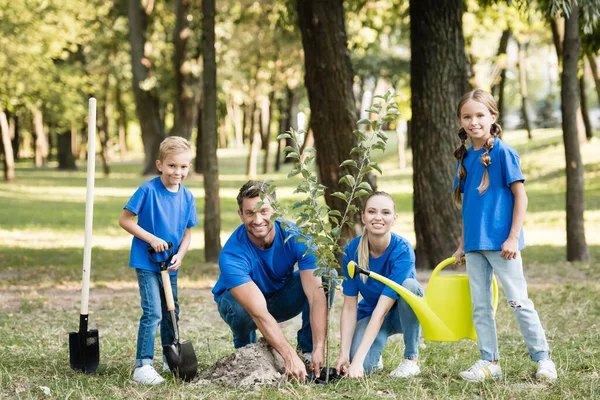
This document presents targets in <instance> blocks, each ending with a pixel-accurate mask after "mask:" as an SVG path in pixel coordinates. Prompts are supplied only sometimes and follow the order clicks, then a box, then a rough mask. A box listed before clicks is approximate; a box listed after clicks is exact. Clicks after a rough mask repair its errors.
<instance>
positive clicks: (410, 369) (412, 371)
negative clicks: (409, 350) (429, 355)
mask: <svg viewBox="0 0 600 400" xmlns="http://www.w3.org/2000/svg"><path fill="white" fill-rule="evenodd" d="M420 373H421V368H419V365H418V364H417V363H416V362H415V361H411V360H407V359H406V358H405V359H404V360H402V362H401V363H400V365H398V368H396V369H395V370H393V371H392V372H390V376H393V377H395V378H409V377H411V376H417V375H419V374H420Z"/></svg>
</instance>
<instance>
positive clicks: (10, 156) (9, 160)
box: [0, 105, 15, 182]
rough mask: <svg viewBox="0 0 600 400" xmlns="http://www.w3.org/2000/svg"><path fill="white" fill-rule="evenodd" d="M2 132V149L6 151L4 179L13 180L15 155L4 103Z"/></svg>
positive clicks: (1, 120)
mask: <svg viewBox="0 0 600 400" xmlns="http://www.w3.org/2000/svg"><path fill="white" fill-rule="evenodd" d="M0 133H1V134H2V147H3V149H2V150H3V152H4V180H5V181H7V182H12V181H14V180H15V157H14V153H13V148H12V143H11V141H10V132H9V128H8V118H7V117H6V113H5V112H4V109H3V108H2V105H0Z"/></svg>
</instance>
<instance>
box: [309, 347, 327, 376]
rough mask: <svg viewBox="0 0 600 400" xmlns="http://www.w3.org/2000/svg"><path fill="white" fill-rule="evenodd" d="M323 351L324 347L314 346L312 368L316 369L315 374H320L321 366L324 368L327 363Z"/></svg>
mask: <svg viewBox="0 0 600 400" xmlns="http://www.w3.org/2000/svg"><path fill="white" fill-rule="evenodd" d="M323 352H324V349H323V348H318V347H314V348H313V352H312V368H313V370H314V371H315V376H319V374H320V373H321V368H323V366H324V364H325V357H324V354H323Z"/></svg>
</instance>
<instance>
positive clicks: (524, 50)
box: [517, 41, 533, 140]
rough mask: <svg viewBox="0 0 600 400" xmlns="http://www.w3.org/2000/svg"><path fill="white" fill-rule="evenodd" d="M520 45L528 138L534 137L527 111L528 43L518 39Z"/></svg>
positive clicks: (523, 102) (522, 111)
mask: <svg viewBox="0 0 600 400" xmlns="http://www.w3.org/2000/svg"><path fill="white" fill-rule="evenodd" d="M517 44H518V45H519V87H520V91H521V115H522V116H523V123H524V125H525V130H527V138H528V139H529V140H531V139H533V136H531V122H530V119H529V113H528V112H527V108H528V104H527V43H521V42H519V41H517Z"/></svg>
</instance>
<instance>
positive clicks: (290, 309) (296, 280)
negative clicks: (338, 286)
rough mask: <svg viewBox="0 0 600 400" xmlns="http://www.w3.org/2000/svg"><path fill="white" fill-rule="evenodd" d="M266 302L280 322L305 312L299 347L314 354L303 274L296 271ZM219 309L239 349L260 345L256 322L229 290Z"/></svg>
mask: <svg viewBox="0 0 600 400" xmlns="http://www.w3.org/2000/svg"><path fill="white" fill-rule="evenodd" d="M332 297H333V296H332ZM265 300H266V302H267V310H268V311H269V313H270V314H271V315H272V316H273V318H275V320H276V321H277V322H283V321H287V320H289V319H292V318H294V317H295V316H296V315H298V314H300V313H302V327H301V328H300V330H299V331H298V334H297V338H298V348H299V349H300V350H301V351H302V352H303V353H311V352H312V348H313V341H312V330H311V328H310V306H309V304H308V300H307V298H306V295H305V294H304V290H303V289H302V282H301V280H300V272H299V271H295V272H294V273H293V274H292V275H290V276H289V277H288V278H287V280H286V281H285V283H284V284H283V287H282V288H281V289H279V290H278V291H276V292H273V293H270V294H266V295H265ZM330 300H333V299H330ZM218 308H219V314H221V318H223V321H225V322H226V323H227V325H229V327H230V328H231V331H232V332H233V345H234V347H235V348H236V349H238V348H240V347H244V346H246V345H248V344H250V343H256V324H255V323H254V320H252V317H251V316H250V314H248V312H247V311H246V310H245V309H244V307H242V306H241V305H240V303H238V302H237V300H236V299H235V298H234V297H233V296H232V294H231V292H230V291H229V290H227V291H225V292H224V293H223V294H222V295H221V297H220V298H219V304H218Z"/></svg>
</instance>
